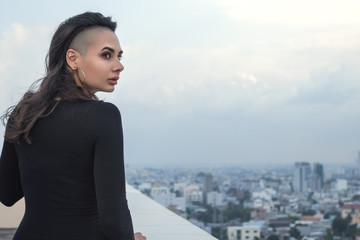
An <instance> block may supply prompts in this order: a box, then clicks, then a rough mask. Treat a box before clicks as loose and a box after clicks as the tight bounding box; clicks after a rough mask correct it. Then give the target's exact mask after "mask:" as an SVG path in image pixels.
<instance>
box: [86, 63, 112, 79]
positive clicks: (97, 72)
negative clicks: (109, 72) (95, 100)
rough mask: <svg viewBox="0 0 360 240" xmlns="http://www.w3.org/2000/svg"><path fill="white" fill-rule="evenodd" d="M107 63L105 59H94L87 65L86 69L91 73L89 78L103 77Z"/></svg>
mask: <svg viewBox="0 0 360 240" xmlns="http://www.w3.org/2000/svg"><path fill="white" fill-rule="evenodd" d="M106 69H107V68H106V64H105V63H104V61H92V62H89V63H88V64H87V65H86V70H87V72H88V74H89V78H92V77H101V76H102V75H104V74H105V73H106Z"/></svg>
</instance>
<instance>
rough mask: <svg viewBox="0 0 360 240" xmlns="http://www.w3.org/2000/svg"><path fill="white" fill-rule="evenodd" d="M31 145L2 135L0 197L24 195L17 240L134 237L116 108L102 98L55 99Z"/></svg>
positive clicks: (9, 198)
mask: <svg viewBox="0 0 360 240" xmlns="http://www.w3.org/2000/svg"><path fill="white" fill-rule="evenodd" d="M30 136H31V139H32V143H31V144H26V143H10V142H8V141H6V140H4V145H3V149H2V154H1V158H0V201H1V202H2V203H3V204H4V205H6V206H12V205H13V204H15V203H16V202H17V201H18V200H19V199H21V198H22V197H24V198H25V214H24V217H23V219H22V221H21V223H20V225H19V227H18V229H17V231H16V233H15V236H14V239H15V240H35V239H36V240H64V239H66V240H75V239H76V240H132V239H134V232H133V226H132V220H131V216H130V211H129V208H128V205H127V200H126V194H125V175H124V158H123V133H122V123H121V116H120V112H119V110H118V109H117V107H116V106H115V105H113V104H111V103H106V102H102V101H83V100H79V101H60V102H59V104H58V105H57V107H56V108H55V110H54V111H53V112H52V113H51V114H50V115H48V116H47V117H43V118H40V119H38V121H37V122H36V124H35V125H34V127H33V128H32V130H31V132H30Z"/></svg>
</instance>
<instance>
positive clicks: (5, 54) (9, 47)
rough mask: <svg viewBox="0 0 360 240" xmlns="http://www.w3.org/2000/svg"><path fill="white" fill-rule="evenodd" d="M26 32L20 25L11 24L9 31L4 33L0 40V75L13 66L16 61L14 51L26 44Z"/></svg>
mask: <svg viewBox="0 0 360 240" xmlns="http://www.w3.org/2000/svg"><path fill="white" fill-rule="evenodd" d="M27 38H28V32H27V30H26V29H25V27H24V26H23V25H22V24H20V23H13V24H11V30H9V31H8V32H4V33H3V34H2V38H1V40H0V73H2V72H5V70H6V69H7V68H8V67H9V66H14V65H15V64H16V60H15V58H14V51H16V48H21V47H22V46H24V44H25V43H26V40H27Z"/></svg>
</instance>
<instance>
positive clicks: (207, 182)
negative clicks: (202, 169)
mask: <svg viewBox="0 0 360 240" xmlns="http://www.w3.org/2000/svg"><path fill="white" fill-rule="evenodd" d="M213 185H214V183H213V176H212V175H211V174H210V173H208V174H206V175H205V177H204V188H203V197H204V199H203V203H206V202H207V200H206V197H207V194H208V193H209V192H212V191H213Z"/></svg>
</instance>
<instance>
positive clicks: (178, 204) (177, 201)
mask: <svg viewBox="0 0 360 240" xmlns="http://www.w3.org/2000/svg"><path fill="white" fill-rule="evenodd" d="M151 197H152V199H154V200H155V201H156V202H158V203H160V204H161V205H163V206H164V207H167V208H169V207H170V206H171V207H172V208H176V209H178V210H181V211H183V212H185V210H186V204H185V198H184V197H176V195H175V193H172V192H170V191H169V189H168V188H167V187H155V188H152V189H151Z"/></svg>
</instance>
